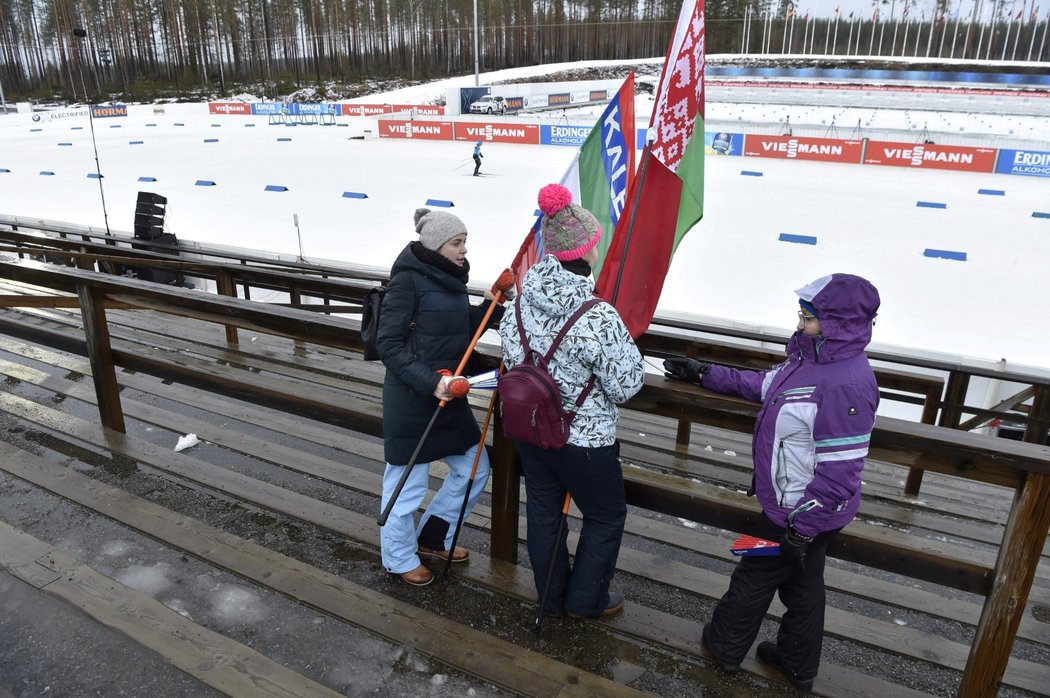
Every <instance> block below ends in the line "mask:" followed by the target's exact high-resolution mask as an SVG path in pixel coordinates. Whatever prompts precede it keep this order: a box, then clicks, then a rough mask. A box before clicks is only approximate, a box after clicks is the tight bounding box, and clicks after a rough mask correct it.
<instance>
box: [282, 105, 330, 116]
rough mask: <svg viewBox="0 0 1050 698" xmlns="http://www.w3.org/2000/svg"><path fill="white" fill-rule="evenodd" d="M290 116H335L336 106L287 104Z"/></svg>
mask: <svg viewBox="0 0 1050 698" xmlns="http://www.w3.org/2000/svg"><path fill="white" fill-rule="evenodd" d="M288 106H289V107H290V110H289V113H290V114H308V115H310V116H325V115H328V114H337V113H338V112H339V105H338V104H326V103H325V102H321V103H320V104H289V105H288Z"/></svg>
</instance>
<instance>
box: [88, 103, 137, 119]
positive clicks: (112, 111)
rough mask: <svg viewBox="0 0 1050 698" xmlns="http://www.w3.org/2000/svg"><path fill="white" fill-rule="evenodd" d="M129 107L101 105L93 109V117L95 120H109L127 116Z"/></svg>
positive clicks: (123, 105)
mask: <svg viewBox="0 0 1050 698" xmlns="http://www.w3.org/2000/svg"><path fill="white" fill-rule="evenodd" d="M127 115H128V105H126V104H108V105H103V104H100V105H98V106H94V107H91V116H92V118H94V119H108V118H110V117H114V116H127Z"/></svg>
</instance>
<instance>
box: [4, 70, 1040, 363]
mask: <svg viewBox="0 0 1050 698" xmlns="http://www.w3.org/2000/svg"><path fill="white" fill-rule="evenodd" d="M549 69H550V66H547V67H543V68H531V69H517V71H516V72H518V73H521V74H523V75H524V74H528V72H527V71H540V70H542V71H543V72H547V71H548V70H549ZM506 72H507V71H503V72H502V73H501V76H502V75H503V74H505V73H506ZM489 77H491V76H486V78H489ZM457 81H458V83H459V84H463V85H472V84H473V76H465V77H463V78H457V79H456V80H455V81H443V82H442V83H440V84H431V85H426V86H420V87H415V88H406V89H404V90H399V91H398V92H397V93H392V94H387V95H383V96H373V97H370V98H367V99H365V100H363V101H368V102H383V101H387V102H413V101H420V102H422V101H426V99H427V98H428V97H429V96H430V95H434V94H443V93H444V90H445V88H446V87H447V85H448V84H449V83H452V82H457ZM483 82H484V81H483ZM648 108H649V107H648V105H647V104H646V102H645V100H640V101H639V106H638V111H639V113H640V114H644V113H646V111H647V110H648ZM164 111H165V113H164V114H154V113H153V109H152V107H148V106H147V107H132V108H131V110H130V115H129V117H128V118H126V119H96V120H95V122H94V123H95V129H96V141H97V145H98V158H99V164H100V167H101V171H102V172H103V174H104V176H105V178H104V180H103V182H104V189H105V199H106V204H107V208H108V212H109V225H110V227H111V228H112V229H114V230H119V231H130V230H131V228H132V217H133V216H132V214H133V209H134V205H135V197H136V193H137V192H138V191H140V190H143V191H153V192H157V193H160V194H163V195H165V196H167V197H168V199H169V214H168V219H167V226H168V228H169V229H170V231H171V232H173V233H175V234H176V235H178V237H179V238H180V239H183V240H198V241H202V242H210V243H221V244H226V245H232V246H236V247H242V248H252V249H257V250H264V251H272V252H282V253H288V254H298V251H299V239H298V238H297V235H296V228H295V225H294V224H293V214H298V217H299V225H300V231H301V239H302V246H303V250H304V252H305V255H306V256H307V257H308V258H312V259H325V260H337V261H345V262H354V263H358V264H366V265H373V266H378V267H387V266H389V264H390V263H391V262H392V261H393V259H394V257H395V256H396V254H397V252H398V251H399V250H400V249H401V248H402V247H403V246H404V244H405V243H406V242H408V241H409V240H411V239H413V237H414V235H413V233H412V225H411V221H412V212H413V210H414V209H415V208H416V207H418V206H422V205H424V203H425V202H426V200H427V199H428V198H435V199H445V200H451V201H453V202H454V203H455V208H454V209H452V210H453V212H454V213H456V214H457V215H459V216H460V217H461V218H463V220H464V221H465V222H466V224H467V227H468V229H469V230H470V231H471V235H470V238H469V240H468V244H469V248H470V259H471V264H472V267H473V269H474V272H473V278H475V279H477V280H484V279H492V278H494V277H495V276H496V274H497V273H498V271H499V269H501V268H502V267H504V266H505V265H506V264H508V263H509V261H510V259H511V258H512V256H513V254H514V252H515V251H516V249H517V247H518V245H519V244H520V243H521V240H522V238H523V236H524V234H525V231H526V230H527V229H528V227H529V225H530V224H531V222H532V218H533V212H534V211H535V208H536V202H535V195H536V192H537V191H538V190H539V188H540V187H541V186H542V185H544V184H546V183H548V182H551V181H557V180H558V178H559V177H560V176H561V174H562V172H563V171H564V170H565V168H566V166H567V165H568V163H569V161H570V159H571V158H572V155H573V149H571V148H562V147H541V146H521V145H506V144H498V143H488V144H486V145H485V146H484V148H483V152H484V154H485V160H484V164H483V168H482V171H483V172H485V173H486V174H488V175H490V176H487V177H483V178H474V177H471V176H470V172H471V170H472V163H471V162H470V160H469V157H470V152H471V148H472V145H471V144H468V143H464V142H428V141H407V140H386V139H384V140H378V139H375V138H371V137H369V138H365V139H364V140H360V139H357V138H353V136H359V135H361V134H362V133H363V132H364V131H365V130H371V129H373V126H374V123H373V122H372V121H371V120H369V119H365V118H360V119H359V118H341V119H340V122H341V123H346V124H348V126H347V127H338V126H309V127H306V126H297V127H295V128H288V127H285V126H269V125H267V122H266V119H265V117H242V116H211V115H208V114H207V109H206V107H204V106H203V105H166V106H165V110H164ZM712 111H717V107H715V106H712ZM895 118H899V117H895ZM943 118H945V119H949V118H955V119H966V118H967V116H966V115H963V114H958V115H954V116H953V117H949V116H948V115H944V117H943ZM970 118H971V119H972V115H971V117H970ZM1004 118H1005V117H1004ZM982 119H983V120H984V121H986V122H994V118H993V117H992V116H985V117H982ZM1043 122H1044V123H1045V122H1050V120H1047V119H1044V120H1043ZM149 124H155V125H149ZM177 124H181V125H177ZM249 125H251V126H249ZM117 126H119V128H115V127H117ZM32 128H39V129H41V130H39V131H33V130H32ZM1032 128H1033V129H1035V130H1036V135H1035V137H1036V138H1042V137H1045V138H1046V140H1047V141H1048V143H1047V146H1046V148H1044V149H1046V150H1050V135H1046V130H1045V129H1047V128H1050V127H1048V126H1045V125H1044V126H1042V127H1041V128H1042V129H1043V130H1042V131H1039V130H1038V128H1039V127H1036V126H1033V127H1032ZM74 129H76V130H74ZM843 135H848V134H843ZM286 138H290V139H291V140H279V139H286ZM209 139H217V141H216V142H205V141H206V140H209ZM132 141H142V143H141V144H134V145H132V144H131V142H132ZM0 143H3V147H2V148H0V169H7V170H10V171H9V172H0V214H7V215H17V216H25V217H31V218H42V219H49V220H61V221H68V222H75V223H81V224H89V225H92V226H98V227H102V226H103V223H104V221H103V216H102V209H101V206H100V197H99V187H98V181H97V180H95V179H91V178H88V174H89V173H92V172H94V171H95V159H94V153H93V150H92V143H91V134H90V131H89V129H88V122H87V120H86V118H85V119H79V120H78V119H66V120H63V121H61V122H50V123H46V124H42V125H41V124H33V123H32V122H30V121H29V116H28V115H11V116H6V117H0ZM60 143H69V144H71V145H59V144H60ZM742 170H749V171H761V172H762V173H763V176H762V177H752V176H742V175H741V171H742ZM41 171H48V172H54V175H51V176H47V175H41V174H39V173H40V172H41ZM144 176H148V177H154V178H156V182H150V183H143V182H139V181H137V180H138V178H139V177H144ZM198 180H209V181H213V182H215V186H208V187H204V186H197V185H196V182H197V181H198ZM267 185H280V186H285V187H287V188H288V191H284V192H267V191H264V189H265V187H266V186H267ZM979 189H995V190H1004V191H1005V195H1004V196H985V195H979V194H978V193H977V192H978V190H979ZM347 191H351V192H364V193H366V194H367V195H368V198H367V199H349V198H343V196H342V195H343V193H344V192H347ZM920 200H922V201H935V202H943V203H945V204H947V208H946V209H931V208H920V207H917V206H916V202H917V201H920ZM1047 210H1050V181H1047V180H1046V179H1042V178H1038V177H1016V176H1014V177H1011V176H1005V175H992V174H965V173H954V172H937V171H927V170H915V171H912V170H903V169H901V168H894V167H875V166H858V165H833V164H819V163H807V162H794V161H782V160H768V159H757V158H737V157H728V158H727V157H710V158H708V163H707V174H706V214H705V217H704V219H703V221H701V223H700V224H699V225H698V226H697V227H696V228H695V229H694V230H693V231H692V232H690V234H689V235H688V236H687V237H686V238H685V240H684V242H683V243H682V245H681V247H680V248H679V251H678V254H677V255H676V257H675V259H674V261H673V263H672V266H671V269H670V271H669V274H668V277H667V282H666V286H665V289H664V294H663V297H662V299H661V303H660V312H681V313H690V314H697V315H702V316H706V317H708V318H718V319H722V320H724V321H725V322H726V323H727V324H738V325H746V326H749V327H769V328H776V329H780V330H788V329H790V328H792V327H793V326H794V324H795V314H794V313H795V310H796V300H795V296H794V294H793V290H794V289H796V288H798V287H800V286H802V285H803V284H804V283H806V282H808V281H810V280H812V279H814V278H816V277H818V276H820V275H823V274H827V273H831V272H837V271H842V272H852V273H856V274H861V275H863V276H866V277H868V278H870V279H871V280H872V281H873V282H874V283H875V284H876V286H878V287H879V289H880V291H881V293H882V297H883V306H882V311H881V312H880V315H879V320H878V324H877V327H876V330H875V341H876V342H877V343H878V344H880V345H883V346H887V345H889V346H897V347H913V348H917V349H922V350H926V351H936V352H946V353H949V354H953V355H959V356H965V357H975V358H983V359H988V360H992V361H997V360H999V359H1006V360H1007V361H1008V362H1009V363H1010V364H1011V365H1030V366H1040V367H1050V350H1048V349H1047V347H1048V346H1050V329H1048V323H1047V322H1046V321H1045V319H1046V318H1047V317H1050V275H1048V274H1047V273H1046V271H1045V270H1046V268H1047V263H1048V261H1050V220H1047V219H1039V218H1033V217H1032V212H1033V211H1047ZM782 233H788V234H794V235H808V236H815V237H816V238H817V244H816V245H803V244H793V243H786V242H780V241H779V240H778V238H779V236H780V235H781V234H782ZM927 248H935V249H941V250H951V251H958V252H965V253H966V255H967V259H966V261H965V262H962V261H951V260H946V259H934V258H929V257H925V256H924V255H923V252H924V250H925V249H927Z"/></svg>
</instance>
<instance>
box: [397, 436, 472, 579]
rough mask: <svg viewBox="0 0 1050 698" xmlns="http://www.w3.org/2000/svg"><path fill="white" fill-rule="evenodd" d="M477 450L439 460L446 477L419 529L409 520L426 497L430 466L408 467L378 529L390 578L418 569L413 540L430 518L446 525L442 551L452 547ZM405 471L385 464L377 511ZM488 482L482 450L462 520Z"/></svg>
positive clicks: (400, 466) (421, 520)
mask: <svg viewBox="0 0 1050 698" xmlns="http://www.w3.org/2000/svg"><path fill="white" fill-rule="evenodd" d="M477 450H478V446H477V444H474V445H473V446H471V447H470V449H469V450H468V451H467V452H466V453H464V454H463V455H461V456H448V457H447V458H444V459H443V460H444V461H445V463H446V464H447V465H448V470H449V473H448V477H446V478H445V482H444V484H442V485H441V489H439V490H438V491H437V494H435V495H434V499H432V500H431V502H430V506H428V507H427V510H426V511H425V512H423V518H421V519H420V521H419V526H415V525H413V524H414V521H413V517H414V515H415V513H416V510H417V509H419V505H420V504H422V503H423V499H424V498H425V497H426V495H427V490H428V489H429V485H430V463H416V464H415V466H413V467H412V473H411V474H410V475H409V476H408V480H406V481H405V487H404V489H402V490H401V494H400V495H399V496H398V498H397V501H396V502H394V507H393V508H392V509H391V510H390V516H389V517H387V520H386V525H385V526H383V527H382V528H381V529H379V541H380V545H381V547H382V552H383V567H384V568H386V571H387V572H390V573H392V574H404V573H405V572H411V571H412V570H414V569H415V568H416V567H419V555H417V554H416V550H417V549H418V545H417V543H416V538H417V536H418V535H419V531H421V530H422V529H423V526H424V525H426V522H427V520H428V519H429V518H430V517H432V516H437V517H440V518H441V519H444V520H445V521H447V522H448V523H449V526H448V535H447V536H446V537H445V550H448V549H449V548H450V547H452V536H453V535H455V528H456V521H457V520H458V519H459V510H460V508H461V507H462V506H463V495H464V493H465V492H466V490H467V482H468V481H469V480H470V470H471V468H473V467H474V454H475V453H476V452H477ZM404 471H405V466H403V465H391V464H389V463H387V465H386V471H385V472H384V473H383V501H382V503H381V504H380V511H382V510H383V509H385V508H386V505H387V502H388V501H390V497H391V495H393V493H394V488H395V487H397V483H398V481H399V480H400V479H401V476H402V474H403V473H404ZM488 479H489V456H488V453H487V452H486V451H485V449H482V451H481V458H480V459H479V460H478V470H477V472H476V473H475V474H474V486H473V487H472V488H471V490H470V498H469V499H468V500H467V511H466V514H465V515H464V518H466V517H467V516H470V512H471V511H473V509H474V504H475V503H476V502H477V501H478V497H480V496H481V492H482V491H483V490H484V489H485V483H486V482H488Z"/></svg>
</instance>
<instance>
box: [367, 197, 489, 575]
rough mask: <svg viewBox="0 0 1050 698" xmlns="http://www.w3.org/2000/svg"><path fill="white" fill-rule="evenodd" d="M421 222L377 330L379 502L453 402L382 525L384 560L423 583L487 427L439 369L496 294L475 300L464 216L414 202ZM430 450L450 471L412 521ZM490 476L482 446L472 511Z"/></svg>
mask: <svg viewBox="0 0 1050 698" xmlns="http://www.w3.org/2000/svg"><path fill="white" fill-rule="evenodd" d="M415 222H416V232H417V233H418V234H419V241H418V242H411V243H409V244H408V246H407V247H405V249H404V250H402V252H401V254H400V255H398V258H397V260H396V261H395V262H394V265H393V267H392V268H391V269H390V283H389V285H388V287H387V288H388V290H387V293H386V295H385V297H384V299H383V311H382V313H381V314H380V320H379V330H378V334H377V340H376V346H377V349H378V350H379V356H380V358H381V359H382V361H383V364H384V365H385V366H386V378H385V379H384V381H383V448H384V452H385V455H384V457H385V459H386V462H387V466H386V471H385V472H384V474H383V501H382V503H381V507H382V508H384V509H385V508H386V506H387V502H388V501H389V500H390V497H391V496H392V494H393V491H394V489H395V487H396V485H397V482H398V481H399V480H400V479H401V476H402V474H403V472H404V467H405V465H406V464H407V463H408V461H409V460H410V459H411V457H412V453H413V452H414V451H415V448H416V445H417V444H418V443H419V439H420V437H421V436H422V435H423V431H424V430H425V429H426V426H427V424H428V423H429V421H430V418H431V417H432V416H433V414H434V411H435V410H436V409H437V405H438V401H439V400H447V401H448V402H447V403H446V405H445V407H443V408H442V409H441V411H440V412H439V413H438V417H437V421H436V422H435V424H434V427H433V428H432V429H431V432H430V435H429V436H428V437H427V439H426V441H425V443H424V444H423V447H422V450H421V451H420V452H419V456H418V457H417V459H416V461H417V463H416V465H415V466H414V467H413V469H412V473H411V475H410V476H409V478H408V480H407V481H406V483H405V486H404V489H403V490H402V491H401V494H400V496H399V497H398V498H397V501H396V502H395V503H394V506H393V508H392V509H391V511H390V515H389V517H388V518H387V521H386V525H384V526H383V527H382V529H381V530H380V541H381V545H382V557H383V567H384V568H386V570H387V571H388V572H390V573H391V574H397V575H400V576H401V578H402V579H403V580H404V581H405V582H407V583H408V584H412V585H415V586H423V585H426V584H429V583H430V582H431V581H433V579H434V575H433V574H432V573H431V572H430V570H428V569H427V568H426V566H425V565H423V564H422V563H421V562H420V556H426V557H437V558H441V559H445V560H447V559H448V555H449V552H448V549H449V547H450V546H451V545H452V537H453V534H454V531H453V528H454V526H455V524H456V521H457V519H458V518H459V512H460V508H461V507H462V505H463V497H464V494H465V492H466V487H467V484H468V481H469V478H470V471H471V469H472V467H473V465H474V456H475V453H476V452H477V448H478V440H479V439H480V437H481V431H480V429H478V424H477V422H476V421H475V419H474V415H473V414H472V413H471V411H470V405H469V404H468V403H467V401H466V400H453V399H451V398H452V394H451V393H450V392H449V389H448V383H449V380H450V378H451V376H442V375H441V374H439V373H438V371H439V370H441V369H445V370H448V371H454V370H455V369H456V367H457V366H458V364H459V362H460V360H461V359H462V358H463V354H464V353H465V352H466V350H467V346H468V345H469V344H470V339H471V337H473V335H474V332H475V331H476V330H477V328H478V326H479V325H480V323H481V320H482V319H483V317H484V314H485V310H486V309H487V304H488V303H489V302H491V301H485V302H484V303H482V304H481V305H480V306H474V307H472V306H471V305H470V302H469V297H468V295H467V278H468V274H469V271H470V264H469V263H468V262H467V256H466V255H467V247H466V240H467V229H466V226H464V225H463V222H462V221H461V220H460V219H459V218H457V217H456V216H454V215H452V214H450V213H445V212H443V211H431V210H429V209H425V208H420V209H417V210H416V212H415ZM501 311H502V309H497V312H495V313H493V317H492V322H493V324H495V323H498V321H499V318H500V317H502V312H501ZM434 460H443V461H444V462H445V463H446V464H447V465H448V468H449V474H448V477H446V478H445V482H444V484H443V485H442V486H441V489H440V490H438V493H437V494H436V495H435V496H434V499H433V500H432V501H431V502H430V506H428V507H427V510H426V511H425V512H424V514H423V517H422V519H421V520H420V522H419V525H418V526H416V525H415V522H414V518H413V515H414V514H415V512H416V510H417V509H418V508H419V506H420V504H422V502H423V499H424V497H425V496H426V494H427V490H428V484H429V474H430V468H429V464H430V462H431V461H434ZM488 476H489V460H488V455H487V454H486V453H485V452H484V449H482V453H481V457H480V459H479V461H478V469H477V473H476V474H475V477H474V484H473V487H472V488H471V492H470V497H469V499H468V501H467V514H469V513H470V511H471V510H472V509H473V508H474V504H475V502H476V501H477V499H478V497H479V496H480V495H481V492H482V490H484V489H485V483H486V481H487V480H488ZM451 555H452V561H453V562H464V561H466V560H467V558H468V557H469V553H468V552H467V551H466V550H464V549H463V548H460V547H458V546H457V547H456V549H455V550H454V551H452V553H451Z"/></svg>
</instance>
